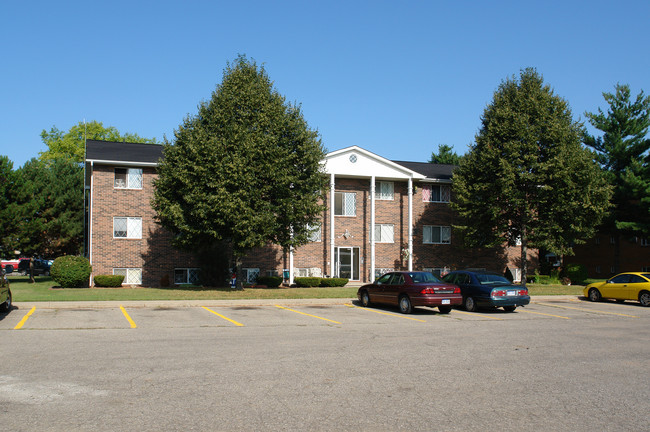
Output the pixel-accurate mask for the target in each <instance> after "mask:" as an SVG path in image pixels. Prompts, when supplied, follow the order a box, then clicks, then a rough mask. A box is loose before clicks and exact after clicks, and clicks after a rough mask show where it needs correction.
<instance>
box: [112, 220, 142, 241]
mask: <svg viewBox="0 0 650 432" xmlns="http://www.w3.org/2000/svg"><path fill="white" fill-rule="evenodd" d="M118 219H124V220H126V235H125V236H116V235H115V223H116V221H117V220H118ZM136 223H138V224H137V225H136ZM120 232H122V231H120ZM113 238H115V239H141V238H142V218H141V217H127V216H115V217H113Z"/></svg>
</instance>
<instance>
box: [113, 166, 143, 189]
mask: <svg viewBox="0 0 650 432" xmlns="http://www.w3.org/2000/svg"><path fill="white" fill-rule="evenodd" d="M113 185H114V187H115V188H116V189H142V168H115V182H114V184H113Z"/></svg>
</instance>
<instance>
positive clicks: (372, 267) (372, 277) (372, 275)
mask: <svg viewBox="0 0 650 432" xmlns="http://www.w3.org/2000/svg"><path fill="white" fill-rule="evenodd" d="M374 280H375V176H372V177H370V282H372V281H374Z"/></svg>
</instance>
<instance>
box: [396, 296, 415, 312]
mask: <svg viewBox="0 0 650 432" xmlns="http://www.w3.org/2000/svg"><path fill="white" fill-rule="evenodd" d="M399 311H400V312H402V313H404V314H410V313H411V312H413V304H412V303H411V299H410V298H409V296H407V295H406V294H404V295H402V296H401V297H400V298H399Z"/></svg>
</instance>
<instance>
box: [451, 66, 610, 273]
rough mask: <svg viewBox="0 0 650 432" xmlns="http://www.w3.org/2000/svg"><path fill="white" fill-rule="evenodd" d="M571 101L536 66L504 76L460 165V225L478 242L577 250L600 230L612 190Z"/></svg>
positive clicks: (524, 249)
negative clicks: (587, 144) (586, 142)
mask: <svg viewBox="0 0 650 432" xmlns="http://www.w3.org/2000/svg"><path fill="white" fill-rule="evenodd" d="M581 136H582V125H581V124H580V123H578V122H576V121H574V120H573V119H572V115H571V110H570V108H569V106H568V104H567V102H566V101H565V100H564V99H562V98H561V97H559V96H557V95H555V94H554V92H553V90H552V89H551V88H550V87H549V86H548V85H546V84H544V82H543V78H542V76H540V75H539V74H538V73H537V72H536V71H535V70H534V69H530V68H529V69H525V70H522V71H521V74H520V77H519V79H516V78H515V77H512V78H511V79H507V80H505V81H503V82H502V83H501V85H500V86H499V88H498V89H497V91H496V92H495V93H494V98H493V101H492V102H491V103H490V104H489V105H488V106H487V107H486V109H485V111H484V113H483V116H482V118H481V128H480V130H479V133H478V134H477V136H476V143H475V144H474V145H473V146H471V148H470V151H469V153H468V154H467V155H466V156H465V157H464V159H463V161H462V162H461V164H460V167H459V168H458V169H457V170H456V171H455V172H454V176H453V185H454V186H453V188H454V192H455V203H454V208H455V209H456V210H457V211H458V212H459V214H460V216H461V217H462V221H463V222H462V224H461V225H460V226H458V228H460V229H461V230H462V231H463V232H464V233H465V239H466V240H467V242H468V243H469V244H470V245H472V246H496V245H502V244H504V243H508V244H515V243H517V242H521V263H522V265H521V267H522V278H523V281H524V282H525V280H526V279H525V278H526V273H527V251H528V248H529V247H533V248H540V249H545V250H549V251H551V252H555V253H556V254H558V255H561V254H569V253H571V252H572V250H571V247H572V245H573V244H576V243H581V242H584V240H585V239H587V238H589V237H591V236H593V234H594V232H595V229H594V228H595V227H596V226H597V225H598V224H599V222H600V221H601V220H602V218H603V216H604V215H605V213H606V211H607V207H608V200H609V197H610V195H611V190H610V187H609V186H608V185H607V183H606V181H605V179H604V177H603V175H602V173H601V171H600V169H599V167H598V166H597V164H596V163H595V162H594V161H593V159H592V157H591V154H590V152H589V151H588V150H587V149H585V148H584V147H582V145H581Z"/></svg>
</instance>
